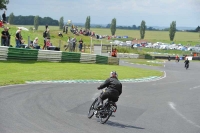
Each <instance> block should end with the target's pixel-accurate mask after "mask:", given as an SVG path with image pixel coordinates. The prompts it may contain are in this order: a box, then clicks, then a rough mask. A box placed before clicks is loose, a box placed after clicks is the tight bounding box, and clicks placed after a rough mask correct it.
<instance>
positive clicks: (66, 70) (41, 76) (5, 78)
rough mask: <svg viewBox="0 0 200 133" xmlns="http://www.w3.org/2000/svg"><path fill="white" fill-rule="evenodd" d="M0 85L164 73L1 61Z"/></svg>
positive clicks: (126, 68)
mask: <svg viewBox="0 0 200 133" xmlns="http://www.w3.org/2000/svg"><path fill="white" fill-rule="evenodd" d="M0 70H1V74H0V86H2V85H9V84H21V83H25V81H36V80H73V79H99V80H104V79H106V78H108V76H109V73H110V71H112V70H116V71H117V72H118V74H119V79H127V78H128V79H130V78H132V79H137V78H143V77H149V76H161V75H162V74H163V73H162V72H159V71H154V70H146V69H139V68H132V67H125V66H114V65H97V64H77V63H52V62H11V61H1V62H0Z"/></svg>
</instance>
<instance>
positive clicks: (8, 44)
mask: <svg viewBox="0 0 200 133" xmlns="http://www.w3.org/2000/svg"><path fill="white" fill-rule="evenodd" d="M9 29H10V28H9V27H7V30H8V31H9ZM10 38H11V35H10V33H9V32H8V40H7V41H8V42H7V46H10Z"/></svg>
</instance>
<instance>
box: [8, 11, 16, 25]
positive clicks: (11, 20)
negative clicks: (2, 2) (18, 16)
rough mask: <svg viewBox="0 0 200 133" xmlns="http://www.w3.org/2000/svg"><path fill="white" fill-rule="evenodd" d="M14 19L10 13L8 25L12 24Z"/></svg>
mask: <svg viewBox="0 0 200 133" xmlns="http://www.w3.org/2000/svg"><path fill="white" fill-rule="evenodd" d="M14 17H15V16H14V14H13V13H11V14H10V16H9V18H8V23H10V24H14Z"/></svg>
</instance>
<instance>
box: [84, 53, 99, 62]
mask: <svg viewBox="0 0 200 133" xmlns="http://www.w3.org/2000/svg"><path fill="white" fill-rule="evenodd" d="M80 62H81V63H93V64H95V63H96V55H95V54H86V53H81V57H80Z"/></svg>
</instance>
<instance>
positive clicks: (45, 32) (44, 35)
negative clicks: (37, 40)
mask: <svg viewBox="0 0 200 133" xmlns="http://www.w3.org/2000/svg"><path fill="white" fill-rule="evenodd" d="M47 34H48V33H47V29H46V30H45V31H44V32H43V38H44V45H43V48H42V49H46V40H47Z"/></svg>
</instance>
